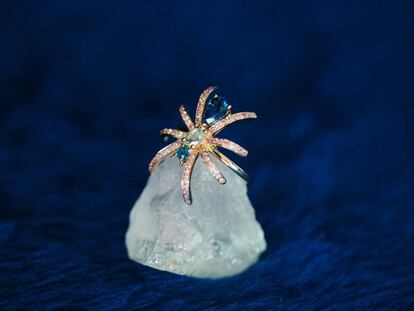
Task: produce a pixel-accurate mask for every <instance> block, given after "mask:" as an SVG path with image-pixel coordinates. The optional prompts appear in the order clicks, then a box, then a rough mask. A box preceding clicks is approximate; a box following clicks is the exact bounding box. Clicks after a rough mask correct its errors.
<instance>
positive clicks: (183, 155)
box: [176, 146, 190, 160]
mask: <svg viewBox="0 0 414 311" xmlns="http://www.w3.org/2000/svg"><path fill="white" fill-rule="evenodd" d="M189 155H190V150H189V149H188V147H187V146H182V147H180V149H178V150H177V153H176V156H177V157H178V158H179V159H180V160H186V159H187V158H188V156H189Z"/></svg>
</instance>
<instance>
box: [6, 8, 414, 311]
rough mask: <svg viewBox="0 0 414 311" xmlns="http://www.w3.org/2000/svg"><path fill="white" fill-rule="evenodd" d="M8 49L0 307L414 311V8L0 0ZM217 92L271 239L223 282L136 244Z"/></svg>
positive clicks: (250, 189) (224, 133)
mask: <svg viewBox="0 0 414 311" xmlns="http://www.w3.org/2000/svg"><path fill="white" fill-rule="evenodd" d="M0 42H1V49H0V170H1V173H0V208H1V209H0V211H1V213H0V297H1V299H0V308H1V309H2V310H5V309H17V308H27V309H32V310H33V309H38V310H47V309H55V308H57V309H58V308H63V309H68V308H69V309H95V308H96V309H125V310H133V309H139V308H142V309H147V310H148V309H152V308H159V309H163V310H174V309H181V310H185V309H208V310H215V309H225V310H232V309H234V310H252V309H257V310H261V309H270V308H273V309H276V310H304V309H309V310H315V309H316V310H321V309H326V310H348V309H351V310H367V309H393V310H399V309H409V308H410V306H411V307H412V308H414V249H413V248H414V210H413V209H414V191H413V190H414V187H413V186H414V178H413V174H414V163H413V160H414V139H413V138H414V122H413V121H414V87H413V80H414V3H413V2H412V1H356V0H351V1H339V0H338V1H328V0H317V1H284V2H282V1H217V2H215V1H102V0H101V1H81V0H72V1H53V0H43V1H33V0H30V1H29V0H28V1H2V3H1V7H0ZM211 84H215V85H219V86H220V87H221V94H222V95H224V96H225V97H226V98H228V99H229V100H230V101H231V102H232V104H233V107H234V110H235V111H256V112H257V114H258V115H259V119H257V120H255V121H250V122H247V121H244V122H241V123H239V124H237V125H236V124H234V125H232V126H231V127H229V128H228V129H226V130H225V131H224V132H223V133H222V136H224V137H226V138H230V139H233V140H235V141H237V142H239V143H240V144H242V145H244V146H245V147H246V148H247V149H249V150H250V156H249V157H248V158H247V159H239V158H236V156H234V157H233V158H234V159H235V160H237V162H238V163H240V165H242V166H243V167H244V168H245V169H246V170H247V171H248V172H249V173H250V174H251V175H252V177H253V182H252V183H251V185H250V188H249V192H250V197H251V200H252V202H253V204H254V206H255V208H256V213H257V217H258V220H259V221H260V222H261V224H262V225H263V228H264V231H265V234H266V238H267V241H268V250H267V252H266V253H265V254H264V255H263V256H262V258H261V261H260V262H259V263H258V264H257V265H255V266H254V267H253V268H251V269H250V270H248V271H247V272H245V273H244V274H242V275H239V276H236V277H233V278H229V279H225V280H218V281H208V280H196V279H191V278H186V277H181V276H176V275H172V274H169V273H165V272H159V271H156V270H152V269H149V268H146V267H143V266H141V265H138V264H136V263H133V262H132V261H129V260H128V258H127V255H126V250H125V246H124V234H125V231H126V228H127V225H128V213H129V211H130V209H131V207H132V205H133V203H134V201H135V200H136V199H137V197H138V196H139V194H140V192H141V190H142V189H143V187H144V185H145V183H146V180H147V178H148V173H147V164H148V161H149V160H150V159H151V157H152V156H153V154H154V153H155V152H156V151H157V150H158V149H159V148H161V147H162V146H163V144H164V143H163V142H162V140H161V139H159V136H158V133H159V132H158V131H159V130H160V129H161V128H163V127H167V126H173V127H174V126H176V125H181V121H180V118H179V114H178V110H177V109H178V106H179V105H180V104H185V105H186V106H187V107H188V108H190V110H192V111H193V110H194V106H195V104H196V101H197V98H198V96H199V94H200V93H201V91H202V90H203V89H204V88H206V87H207V86H208V85H211ZM177 186H178V185H177Z"/></svg>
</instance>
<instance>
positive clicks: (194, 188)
mask: <svg viewBox="0 0 414 311" xmlns="http://www.w3.org/2000/svg"><path fill="white" fill-rule="evenodd" d="M212 159H213V162H214V163H215V164H216V165H217V167H218V168H219V169H220V171H221V172H222V173H223V175H224V176H225V177H226V180H227V181H226V183H225V184H224V185H221V184H219V183H218V182H217V181H216V180H215V179H214V177H213V176H212V175H211V174H210V173H209V171H208V169H207V168H206V166H205V165H204V164H203V163H202V161H197V162H196V163H195V166H194V170H193V173H192V178H191V193H192V204H191V205H187V204H185V203H184V201H183V197H182V193H181V190H180V187H178V186H177V185H179V184H180V182H181V177H182V172H183V168H182V167H180V166H179V165H178V164H177V159H174V158H167V159H165V160H164V161H163V162H161V163H160V164H159V166H158V168H157V170H156V171H155V172H154V173H153V174H151V176H150V177H149V180H148V183H147V185H146V187H145V189H144V190H143V192H142V194H141V196H140V198H139V199H138V201H137V202H136V204H135V205H134V207H133V209H132V211H131V214H130V223H129V228H128V231H127V234H126V239H125V240H126V246H127V250H128V256H129V258H130V259H132V260H134V261H136V262H139V263H141V264H143V265H146V266H150V267H152V268H155V269H159V270H165V271H169V272H172V273H176V274H182V275H188V276H193V277H202V278H220V277H226V276H231V275H235V274H238V273H240V272H242V271H243V270H245V269H247V268H248V267H250V266H251V265H253V264H254V263H255V262H256V261H257V260H258V258H259V256H260V254H261V253H262V252H264V250H265V249H266V241H265V239H264V234H263V230H262V228H261V226H260V224H259V223H258V222H257V221H256V218H255V212H254V210H253V207H252V205H251V203H250V201H249V198H248V196H247V187H246V182H245V181H244V180H243V179H242V178H240V177H239V176H238V175H237V174H234V172H233V171H231V170H230V169H229V168H228V167H227V166H225V165H223V164H222V163H221V162H220V161H218V160H217V159H215V158H214V157H212Z"/></svg>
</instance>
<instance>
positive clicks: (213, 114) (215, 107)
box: [204, 95, 229, 124]
mask: <svg viewBox="0 0 414 311" xmlns="http://www.w3.org/2000/svg"><path fill="white" fill-rule="evenodd" d="M228 108H229V104H228V102H227V100H226V99H225V98H224V97H221V96H218V95H214V96H213V97H212V98H210V100H209V101H208V102H207V104H206V110H205V113H204V118H205V120H206V122H207V124H212V123H214V122H217V121H218V120H220V119H221V118H223V117H224V116H225V115H226V113H227V110H228Z"/></svg>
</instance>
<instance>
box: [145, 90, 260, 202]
mask: <svg viewBox="0 0 414 311" xmlns="http://www.w3.org/2000/svg"><path fill="white" fill-rule="evenodd" d="M216 90H217V88H216V87H209V88H207V89H206V90H205V91H204V92H203V93H201V95H200V98H199V100H198V104H197V109H196V115H195V122H193V121H192V120H191V118H190V116H189V115H188V113H187V111H186V110H185V108H184V106H180V108H179V110H180V114H181V118H182V119H183V121H184V123H185V125H186V127H187V128H188V131H181V130H177V129H170V128H167V129H163V130H161V135H163V136H171V137H174V138H176V139H177V140H176V141H175V142H173V143H172V144H169V145H168V146H166V147H164V148H163V149H161V150H160V151H158V153H157V154H156V155H155V157H154V158H153V159H152V160H151V162H150V164H149V171H150V172H154V170H155V169H156V167H157V165H158V164H159V163H161V162H162V161H163V160H164V159H166V158H167V157H169V156H176V157H177V158H178V159H179V161H180V165H182V166H184V170H183V175H182V179H181V188H182V193H183V199H184V202H185V203H187V204H191V191H190V180H191V172H192V170H193V167H194V164H195V161H196V160H197V158H198V156H201V158H202V160H203V162H204V164H205V165H206V167H207V169H208V170H209V172H210V173H211V174H212V175H213V176H214V178H215V179H216V180H217V181H218V182H219V183H220V184H224V183H226V179H225V178H224V176H223V175H222V174H221V173H220V171H219V170H218V168H217V166H216V165H215V164H214V163H213V161H212V160H211V158H210V155H214V156H215V157H216V158H217V159H219V160H220V161H221V162H222V163H223V164H224V165H226V166H227V167H229V168H230V169H231V170H232V171H234V172H235V173H236V174H237V175H239V176H240V177H241V178H243V179H244V180H246V181H248V179H249V176H248V175H247V174H246V172H245V171H243V170H242V169H241V168H240V167H239V166H238V165H236V164H235V163H234V162H233V161H231V160H230V159H229V158H227V157H226V156H225V155H224V154H222V153H221V152H220V151H218V150H217V148H219V147H220V148H224V149H227V150H230V151H233V152H234V153H236V154H238V155H240V156H242V157H245V156H247V153H248V152H247V150H246V149H244V148H243V147H241V146H240V145H238V144H236V143H235V142H232V141H230V140H228V139H223V138H218V137H215V135H216V134H217V133H219V132H220V131H221V130H222V129H223V128H225V127H226V126H227V125H229V124H231V123H233V122H236V121H240V120H244V119H255V118H256V117H257V116H256V114H255V113H254V112H238V113H234V114H233V113H232V112H231V108H232V107H231V105H229V104H228V102H227V100H225V99H224V98H223V97H221V96H219V95H218V94H217V93H216Z"/></svg>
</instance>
